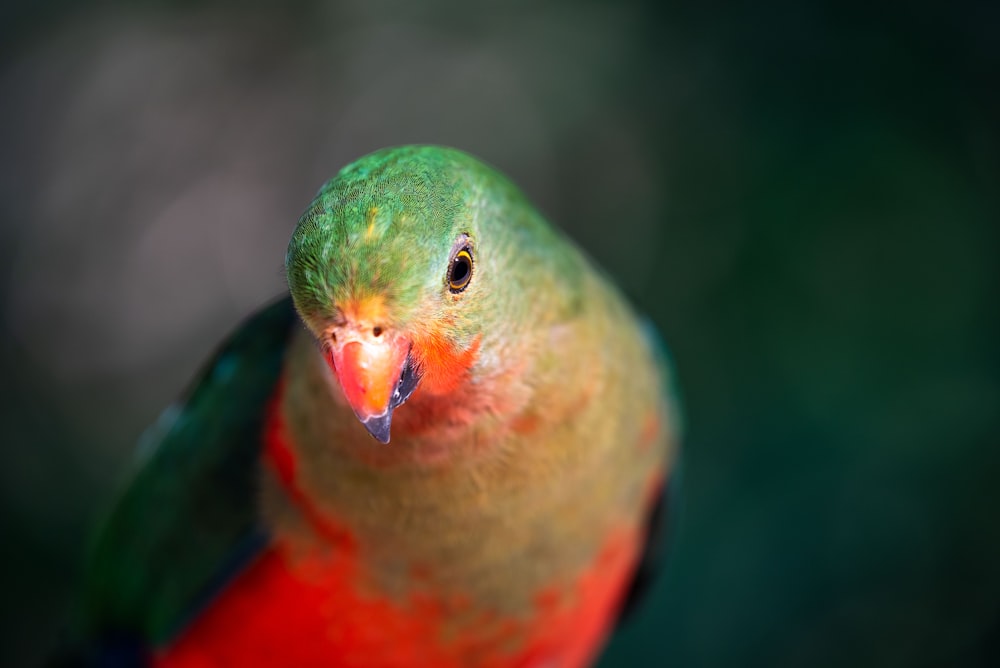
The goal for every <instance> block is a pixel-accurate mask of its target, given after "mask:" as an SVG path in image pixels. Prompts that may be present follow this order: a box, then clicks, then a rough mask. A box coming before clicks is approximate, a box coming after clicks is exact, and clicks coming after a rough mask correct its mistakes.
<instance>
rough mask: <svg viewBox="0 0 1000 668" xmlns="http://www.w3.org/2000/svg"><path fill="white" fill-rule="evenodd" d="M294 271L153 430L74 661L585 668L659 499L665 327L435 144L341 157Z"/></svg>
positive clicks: (665, 429)
mask: <svg viewBox="0 0 1000 668" xmlns="http://www.w3.org/2000/svg"><path fill="white" fill-rule="evenodd" d="M285 273H286V276H287V283H288V293H287V294H286V295H284V296H283V297H280V298H278V299H277V300H276V301H274V302H273V303H270V304H268V305H266V306H264V307H262V308H261V309H260V310H258V311H257V312H256V313H255V314H253V315H251V316H250V317H249V318H248V319H247V320H246V321H245V322H244V323H243V324H242V325H240V326H239V327H238V328H237V329H236V330H235V331H234V333H233V334H231V335H230V337H229V338H228V339H227V340H226V341H225V342H224V343H223V344H222V345H221V346H220V348H219V349H218V350H217V352H216V353H215V354H214V356H212V357H211V358H210V360H209V362H208V363H207V364H206V365H205V367H204V368H203V370H202V371H201V373H200V375H199V376H198V377H197V378H196V379H195V381H194V383H193V384H192V385H191V387H190V389H189V390H188V392H187V393H186V395H185V396H184V397H183V398H182V399H181V400H179V401H178V402H177V403H175V404H174V405H172V406H171V407H169V408H168V409H167V410H165V411H164V413H163V415H161V417H160V418H159V420H157V421H156V423H154V424H153V426H151V427H150V428H149V429H148V430H147V432H146V433H145V434H144V436H143V438H142V439H141V446H142V447H141V448H139V454H138V455H137V461H136V464H135V470H134V473H133V474H132V475H131V476H130V479H129V481H128V483H127V485H126V486H125V487H124V488H123V490H122V492H121V494H120V495H119V497H118V498H117V500H116V502H115V503H114V505H113V507H112V508H111V510H110V512H109V513H108V516H107V518H106V519H105V520H104V522H103V524H102V525H101V528H100V530H99V531H98V532H97V534H96V536H97V537H96V539H95V541H94V543H93V547H92V549H91V551H90V557H89V559H88V561H87V566H86V569H85V575H84V578H83V585H82V593H81V596H80V601H81V602H80V606H79V612H78V615H77V617H78V620H79V623H78V629H79V631H78V633H77V635H78V636H79V638H80V639H81V647H84V649H82V650H80V652H79V653H78V654H77V655H76V656H77V657H78V659H79V660H80V664H79V665H93V666H153V667H155V668H214V667H228V666H234V667H235V666H239V667H241V668H253V667H254V666H295V667H305V668H308V667H311V666H347V667H364V666H375V667H386V668H391V667H399V666H435V667H445V668H446V667H450V666H481V667H497V668H499V667H505V666H518V667H526V668H550V667H559V668H577V667H583V666H588V665H592V663H593V662H594V661H596V660H597V658H598V657H599V656H600V652H601V649H602V647H603V646H604V645H605V643H606V642H607V640H608V638H609V637H610V636H611V634H612V633H613V632H614V630H615V628H616V626H617V625H618V624H619V623H620V622H621V620H622V619H623V618H624V617H625V616H627V611H628V610H630V609H633V608H634V607H635V606H636V605H638V602H639V601H640V600H641V598H642V594H643V592H644V591H645V590H646V589H648V584H649V582H650V581H651V580H652V577H653V575H655V572H656V571H657V569H658V567H659V564H660V562H661V561H662V557H661V556H660V553H661V551H662V543H663V540H664V536H665V534H666V530H665V526H666V524H667V518H668V517H669V516H670V515H671V514H672V508H673V505H674V504H673V501H672V500H673V498H674V496H675V493H674V491H673V490H674V489H675V488H676V485H675V484H674V483H675V482H676V478H677V475H676V473H677V468H678V466H677V462H678V453H679V451H680V440H681V428H682V424H681V416H680V410H679V407H678V397H677V388H676V379H675V374H674V372H673V370H672V365H671V363H670V360H669V356H668V353H667V349H666V347H665V346H664V344H663V343H662V341H661V339H660V337H659V335H658V334H657V332H656V329H655V328H654V327H653V326H652V325H651V324H650V322H649V321H648V320H647V319H645V318H644V317H643V316H641V315H639V314H638V313H637V312H636V311H635V310H634V308H633V307H632V306H630V304H629V302H628V300H627V299H626V298H625V297H624V296H623V294H622V292H621V291H620V290H619V289H618V288H617V287H615V285H614V283H613V281H612V280H611V279H610V278H608V276H607V275H606V274H605V273H603V272H602V271H601V270H600V269H599V268H598V267H597V265H596V264H595V263H594V262H593V261H592V260H591V259H589V258H588V257H587V255H586V254H585V253H584V252H583V251H582V250H580V249H579V248H578V247H577V246H576V245H575V244H574V243H573V242H572V241H571V240H570V239H569V238H568V237H567V236H566V235H565V234H564V233H563V232H562V231H560V230H559V229H558V228H556V227H555V226H553V225H552V224H550V223H549V222H548V221H547V220H546V218H545V217H544V216H543V215H542V214H541V213H539V211H538V210H537V209H536V208H535V207H534V206H533V205H532V204H531V203H530V202H529V201H528V199H527V198H526V196H525V195H524V194H523V193H522V191H521V190H520V189H519V188H518V187H517V186H515V185H514V184H513V183H512V182H511V181H510V180H508V179H507V178H506V177H505V176H503V175H502V174H501V173H499V171H497V170H495V169H494V168H492V167H490V166H488V165H487V164H485V163H484V162H482V161H480V160H479V159H477V158H475V157H473V156H471V155H470V154H468V153H465V152H462V151H459V150H456V149H452V148H446V147H441V146H399V147H392V148H387V149H382V150H379V151H376V152H374V153H371V154H369V155H366V156H364V157H362V158H360V159H358V160H356V161H355V162H353V163H351V164H349V165H348V166H346V167H344V168H343V169H342V170H341V171H340V172H339V173H338V174H337V175H336V176H334V177H333V178H332V179H330V180H329V181H328V182H327V183H325V184H324V185H323V186H322V187H321V189H320V190H319V192H318V194H317V195H316V197H315V199H314V200H313V201H312V203H311V204H310V205H309V206H308V208H307V209H306V210H305V212H304V213H303V214H302V216H301V218H300V219H299V221H298V223H297V225H296V227H295V230H294V232H293V234H292V237H291V240H290V242H289V245H288V250H287V253H286V256H285Z"/></svg>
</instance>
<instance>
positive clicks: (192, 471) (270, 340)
mask: <svg viewBox="0 0 1000 668" xmlns="http://www.w3.org/2000/svg"><path fill="white" fill-rule="evenodd" d="M295 322H296V316H295V312H294V309H293V307H292V303H291V299H289V298H287V297H286V298H285V299H282V300H281V301H278V302H276V303H274V304H272V305H271V306H268V307H267V308H265V309H263V310H261V311H259V312H258V313H257V314H255V315H254V316H252V317H251V318H250V319H249V320H248V321H247V322H246V323H244V324H243V326H242V327H240V328H239V329H238V330H237V331H236V333H235V334H233V335H232V337H231V338H230V339H229V340H228V341H227V342H226V343H225V344H224V345H223V346H222V348H221V349H220V350H219V352H218V353H216V355H215V356H214V358H213V359H212V360H211V362H210V363H209V364H208V365H207V367H206V368H205V369H204V370H203V371H202V373H201V376H200V377H199V378H198V379H197V381H196V382H195V383H194V385H193V386H192V389H191V391H190V392H189V393H188V395H187V397H186V398H185V399H184V400H183V401H182V402H180V404H179V405H178V406H174V407H171V408H168V409H167V411H165V412H164V415H163V417H161V418H160V421H159V422H158V423H157V424H156V425H154V426H153V427H151V431H150V432H149V438H145V439H144V441H146V442H145V443H143V444H141V447H140V450H141V452H140V455H142V456H143V459H144V460H145V462H144V463H143V464H142V466H141V468H140V470H139V471H138V473H137V475H136V476H135V477H134V478H133V480H132V481H131V483H130V485H129V486H128V488H127V489H126V490H125V493H124V495H123V496H122V497H121V498H120V499H119V501H118V503H117V505H116V506H115V508H114V510H113V512H112V514H111V516H110V517H109V519H108V521H107V523H106V525H105V526H104V527H103V531H102V532H101V533H100V535H99V540H98V542H97V545H96V547H95V549H94V551H93V555H92V560H91V563H90V568H89V572H88V575H87V582H86V590H85V610H84V614H85V620H86V622H85V624H86V628H87V632H88V634H89V635H91V637H94V636H99V637H103V638H109V637H115V638H130V639H131V640H130V641H131V642H138V643H141V644H145V645H148V644H153V645H157V644H162V643H164V642H166V641H168V640H169V639H170V638H171V636H172V635H173V634H175V633H176V632H177V631H179V630H180V628H181V627H183V625H184V623H185V622H186V621H187V619H189V618H190V617H191V615H192V614H193V613H194V612H196V611H197V609H198V608H199V607H200V606H201V605H203V604H204V603H206V602H207V601H208V600H209V599H210V597H211V595H212V594H213V593H214V592H215V591H217V590H218V589H219V588H220V587H221V585H222V584H224V583H225V582H226V581H227V580H228V579H229V578H230V577H231V576H232V575H233V574H234V573H235V572H237V571H238V570H239V568H240V567H241V566H242V565H244V564H246V563H247V561H248V560H249V559H251V558H252V557H253V556H254V554H256V553H257V551H259V549H260V548H261V547H263V546H264V544H265V543H266V541H267V536H266V535H265V534H264V532H263V530H262V529H261V526H260V524H259V521H258V516H257V507H256V505H257V489H256V488H257V480H258V478H257V467H258V466H259V454H260V450H261V432H262V423H263V420H264V418H265V416H266V413H267V408H268V407H267V404H268V400H269V398H270V397H271V396H272V394H273V391H274V387H275V383H276V382H277V379H278V376H279V374H280V372H281V367H282V363H283V359H284V354H285V349H286V343H287V339H288V336H289V334H290V332H291V331H292V326H293V323H295Z"/></svg>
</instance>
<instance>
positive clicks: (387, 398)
mask: <svg viewBox="0 0 1000 668" xmlns="http://www.w3.org/2000/svg"><path fill="white" fill-rule="evenodd" d="M376 331H378V332H379V333H378V334H377V335H376V334H375V333H374V332H376ZM333 334H334V336H333V337H332V345H331V347H330V358H331V360H330V361H331V362H332V366H333V370H334V373H335V374H336V376H337V380H338V381H339V382H340V387H341V389H342V390H343V391H344V396H345V397H346V399H347V403H348V404H350V406H351V408H352V409H353V410H354V414H355V415H356V416H357V417H358V419H359V420H360V421H361V423H362V424H363V425H364V426H365V428H366V429H367V430H368V433H370V434H371V435H372V436H374V437H375V438H376V439H377V440H379V441H381V442H382V443H388V442H389V428H390V425H391V422H392V411H393V410H395V409H396V408H397V407H398V406H400V405H401V404H402V403H403V402H404V401H406V400H407V399H408V398H409V396H410V394H411V393H412V392H413V390H414V389H415V388H416V387H417V383H418V382H419V380H420V374H419V373H418V372H417V370H416V369H415V368H414V365H413V362H412V359H411V358H410V342H409V340H408V339H406V337H404V336H401V335H399V334H394V333H390V332H382V331H381V330H373V329H371V328H358V327H351V326H344V327H339V328H337V330H335V331H334V332H333Z"/></svg>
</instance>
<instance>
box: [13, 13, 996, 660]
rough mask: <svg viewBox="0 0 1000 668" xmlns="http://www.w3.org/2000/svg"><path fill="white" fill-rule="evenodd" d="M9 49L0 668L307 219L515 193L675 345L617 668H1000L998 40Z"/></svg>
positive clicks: (325, 34)
mask: <svg viewBox="0 0 1000 668" xmlns="http://www.w3.org/2000/svg"><path fill="white" fill-rule="evenodd" d="M926 4H927V3H905V4H900V5H899V6H896V7H894V8H890V7H889V6H885V7H881V6H877V3H867V2H866V3H850V2H847V3H838V4H837V8H832V7H824V6H822V5H821V4H819V3H800V2H791V1H788V2H768V3H746V6H743V7H741V8H736V7H726V6H724V5H722V4H720V3H711V2H708V3H691V5H690V6H688V7H686V8H677V7H674V8H667V7H661V6H660V4H659V3H641V2H631V1H622V2H559V1H546V2H540V1H537V2H528V1H524V2H508V3H499V2H487V3H482V4H478V3H444V2H437V1H434V2H425V3H413V2H406V1H405V0H351V1H342V2H314V1H312V0H297V1H295V2H285V3H277V2H274V3H267V2H263V1H250V2H237V1H235V0H232V1H226V0H218V1H214V2H212V1H209V2H195V1H193V0H188V1H170V0H158V1H157V0H147V1H146V2H140V3H134V2H133V3H125V2H113V1H105V2H72V1H70V0H40V1H36V2H29V1H27V0H20V1H11V0H8V1H7V2H5V3H3V8H2V9H0V378H2V383H0V443H2V449H0V592H2V594H0V665H4V666H22V665H33V664H35V663H37V661H38V660H39V659H40V657H41V656H43V655H44V654H45V653H46V652H47V651H49V649H50V648H51V647H52V645H53V644H54V643H55V642H57V640H58V638H59V637H60V629H61V628H63V626H64V624H65V620H66V618H67V609H68V606H69V603H70V601H71V597H72V594H71V592H72V589H73V586H74V584H75V582H76V581H77V579H78V577H79V575H80V556H81V552H82V550H83V546H84V544H85V541H86V536H87V528H88V527H89V526H90V525H91V524H92V522H93V521H94V519H95V517H96V516H97V515H98V513H99V512H100V510H101V509H102V508H103V507H106V506H107V504H108V503H109V502H110V500H111V498H112V495H113V490H114V489H115V487H116V486H117V485H118V484H120V482H121V481H122V479H123V476H124V475H125V474H126V472H127V470H128V465H129V460H130V456H131V452H132V448H133V444H134V443H135V441H136V438H137V437H138V435H139V434H140V432H141V430H142V428H143V427H144V425H146V424H147V423H149V422H150V421H151V420H153V419H154V418H155V416H156V415H157V413H158V411H159V409H160V408H162V407H163V406H165V405H166V404H167V403H168V402H169V401H170V400H171V399H172V398H173V397H175V396H176V395H177V394H178V392H180V391H181V389H182V388H183V387H184V385H185V383H186V381H187V380H188V379H189V378H190V377H191V375H192V374H193V373H194V371H195V370H196V368H197V366H198V365H199V363H200V362H201V361H202V360H204V358H205V356H206V355H207V354H209V352H210V351H211V349H212V348H213V346H214V344H215V342H217V341H218V340H219V339H220V338H221V337H222V336H223V335H224V333H225V332H226V331H227V330H229V329H230V328H231V327H232V326H233V325H234V324H235V323H236V322H238V320H239V319H240V318H241V317H242V316H244V315H246V314H247V313H249V312H250V311H251V310H252V309H254V308H255V307H256V306H257V305H259V304H261V303H262V302H264V301H265V300H267V299H268V298H269V297H271V296H273V295H276V294H278V293H279V292H280V291H281V290H282V281H283V278H282V268H281V267H282V259H283V252H284V245H285V243H286V241H287V238H288V236H289V234H290V231H291V229H292V226H293V225H294V222H295V220H296V218H297V216H298V214H299V213H300V212H301V210H302V209H303V208H304V207H305V206H306V204H307V203H308V202H309V200H310V199H311V197H312V195H313V194H314V192H315V191H316V189H317V188H318V187H319V185H320V184H321V183H322V182H323V181H324V180H325V179H326V178H328V177H329V176H331V175H332V174H333V173H334V172H336V171H337V170H338V169H339V168H340V167H341V166H343V165H344V164H346V163H347V162H349V161H351V160H353V159H354V158H356V157H358V156H360V155H362V154H364V153H367V152H369V151H371V150H374V149H376V148H380V147H382V146H385V145H390V144H398V143H412V142H435V143H444V144H450V145H454V146H457V147H460V148H463V149H466V150H468V151H471V152H473V153H475V154H477V155H479V156H481V157H483V158H484V159H486V160H487V161H489V162H491V163H493V164H495V165H497V166H498V167H500V168H501V169H502V170H503V171H505V172H507V173H508V174H510V175H511V176H512V177H513V178H514V179H515V180H516V181H517V182H518V183H520V184H521V185H522V187H523V188H524V189H525V190H526V191H527V192H528V194H529V195H530V196H531V197H532V198H533V199H534V200H535V201H536V202H537V203H538V204H539V206H540V207H541V208H542V209H543V210H544V211H545V212H546V213H547V214H548V215H549V217H550V218H551V219H552V220H553V221H555V222H556V223H557V224H558V225H559V226H561V227H563V228H564V229H566V230H567V231H568V233H569V234H570V235H572V236H573V237H574V238H575V239H577V240H578V241H579V243H580V244H581V245H582V246H583V247H584V248H585V249H586V250H587V251H588V252H589V253H590V254H591V255H592V256H594V257H595V258H596V259H597V260H598V262H599V263H601V264H602V265H604V266H605V267H606V268H607V269H608V270H609V271H610V273H611V274H613V275H614V276H615V277H616V278H617V280H618V281H619V282H620V284H621V285H622V286H623V288H624V289H625V291H626V292H627V293H628V294H629V295H630V296H631V298H632V299H633V300H634V301H635V303H637V304H638V305H639V307H640V308H641V309H643V310H644V311H646V312H648V313H649V314H650V315H651V316H652V317H653V319H654V320H655V321H656V322H657V324H658V325H659V327H660V328H661V329H662V331H663V332H664V333H665V336H666V338H667V339H668V342H669V344H670V346H671V348H672V350H673V352H674V355H675V358H676V364H677V368H678V372H679V376H680V379H681V384H682V386H683V389H684V395H685V404H686V414H687V426H688V432H687V438H686V442H685V455H684V476H685V478H684V499H685V501H684V504H685V505H684V511H683V516H682V519H681V522H680V528H679V530H678V532H677V534H676V536H675V543H674V550H673V554H672V557H671V559H670V562H669V566H668V569H667V574H666V577H665V578H663V579H662V580H661V581H660V583H659V584H658V585H657V587H656V589H655V590H654V593H653V600H652V603H651V605H650V606H648V607H647V609H646V610H645V611H644V612H643V614H642V615H641V616H640V617H639V618H638V619H637V621H636V623H634V624H633V625H631V626H630V627H629V629H628V630H627V632H626V633H624V634H623V636H622V637H621V638H619V639H618V640H616V642H615V644H614V645H613V646H612V647H611V649H610V652H609V655H608V657H607V665H669V666H845V665H851V666H932V665H952V666H976V665H1000V492H998V490H997V488H998V486H1000V345H998V342H1000V315H998V314H1000V299H998V298H1000V275H998V274H1000V261H998V260H1000V258H998V251H1000V238H998V237H1000V123H998V121H1000V4H997V3H988V2H982V3H979V4H975V3H968V4H958V3H938V5H939V6H938V7H937V8H931V7H929V6H925V5H926Z"/></svg>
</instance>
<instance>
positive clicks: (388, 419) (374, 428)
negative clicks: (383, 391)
mask: <svg viewBox="0 0 1000 668" xmlns="http://www.w3.org/2000/svg"><path fill="white" fill-rule="evenodd" d="M361 424H363V425H364V426H365V429H367V430H368V433H369V434H371V435H372V436H373V437H374V438H375V440H376V441H378V442H379V443H388V442H389V427H390V425H391V424H392V411H386V412H385V413H383V414H382V415H376V416H374V417H370V418H368V419H366V420H362V421H361Z"/></svg>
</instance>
